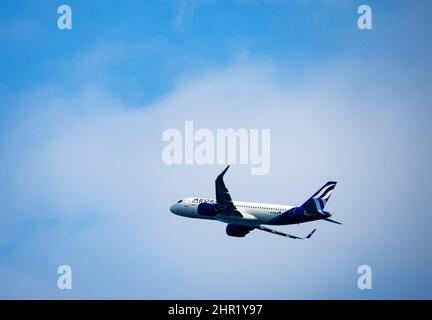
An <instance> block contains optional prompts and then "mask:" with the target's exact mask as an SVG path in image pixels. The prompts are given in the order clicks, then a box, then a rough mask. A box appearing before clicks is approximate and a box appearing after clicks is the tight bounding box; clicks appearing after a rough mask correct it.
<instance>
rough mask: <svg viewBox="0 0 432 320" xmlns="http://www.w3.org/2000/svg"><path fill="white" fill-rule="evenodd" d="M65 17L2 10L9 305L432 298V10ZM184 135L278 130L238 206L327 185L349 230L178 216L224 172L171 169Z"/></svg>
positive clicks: (26, 8) (402, 7) (160, 4)
mask: <svg viewBox="0 0 432 320" xmlns="http://www.w3.org/2000/svg"><path fill="white" fill-rule="evenodd" d="M365 3H367V4H369V5H370V6H371V7H372V10H373V26H374V29H373V30H368V31H366V30H362V31H361V30H359V29H358V28H357V18H358V14H357V8H358V6H359V5H360V4H365ZM60 4H62V3H60V2H58V1H38V3H35V2H33V1H2V3H1V10H0V42H1V48H2V50H1V51H0V165H1V167H2V168H3V170H2V171H0V212H1V215H0V219H1V224H0V297H2V298H60V299H64V298H65V299H67V298H155V299H161V298H264V299H266V298H270V299H288V298H298V299H301V298H315V299H316V298H330V299H331V298H343V299H345V298H355V299H369V298H431V292H432V277H431V276H430V273H429V270H430V267H431V266H432V256H431V253H430V250H429V248H428V243H430V240H431V237H430V235H429V231H428V228H427V226H428V225H430V223H431V222H432V218H431V216H430V212H428V209H427V207H428V206H427V199H428V198H429V194H430V191H432V190H431V188H430V178H431V173H430V169H429V164H430V162H431V160H432V159H431V145H430V136H431V133H432V132H431V128H430V120H431V103H430V101H431V90H430V83H432V82H431V80H432V79H431V74H432V73H431V71H432V70H431V65H432V64H431V62H432V61H431V59H432V45H431V44H430V41H429V36H430V32H431V31H432V30H431V29H432V28H431V26H432V24H431V22H430V19H429V17H428V12H430V10H431V9H432V7H431V4H430V3H429V1H415V2H414V1H367V2H364V1H350V0H346V1H332V0H323V1H296V0H292V1H282V0H281V1H277V0H275V1H246V0H244V1H188V0H184V1H182V0H179V1H128V2H127V4H119V3H118V2H117V1H103V2H102V1H69V2H67V4H69V5H70V6H71V7H72V10H73V29H72V30H70V31H60V30H58V29H57V18H58V14H57V7H58V6H59V5H60ZM185 120H194V122H195V124H196V126H197V127H203V128H210V129H216V128H270V129H271V132H272V153H271V159H272V160H271V161H272V162H271V172H270V173H269V174H268V175H267V176H251V175H250V168H249V167H248V166H244V165H236V166H233V167H232V168H231V170H230V172H229V173H228V174H227V184H228V187H229V189H230V190H231V193H232V195H233V197H234V198H236V199H237V198H238V199H239V200H255V201H262V202H270V203H286V204H293V205H294V204H300V203H302V201H304V200H305V199H306V197H308V196H310V194H312V193H313V192H314V191H315V190H316V189H318V188H319V187H320V186H321V185H323V184H324V183H325V182H326V181H328V180H332V179H335V180H337V181H338V182H339V184H338V186H337V187H336V189H335V192H334V194H333V196H332V199H331V201H330V202H329V204H328V205H329V210H330V211H331V212H333V213H334V217H335V218H336V220H340V221H343V222H344V225H343V226H341V227H339V226H335V225H330V224H325V223H316V224H313V225H312V224H311V225H307V226H292V227H284V228H281V230H282V231H288V232H291V233H298V234H303V233H306V232H307V231H310V229H311V228H312V227H317V228H318V231H317V234H316V235H315V236H314V239H312V240H311V241H308V242H301V243H299V242H295V241H294V242H289V241H288V242H287V241H286V239H283V238H282V239H279V238H278V237H273V236H271V235H267V234H262V233H259V232H256V233H252V234H250V235H249V236H248V237H247V238H245V239H232V238H229V237H227V236H226V235H225V230H224V227H223V225H221V224H219V223H209V222H201V221H188V220H185V219H181V218H179V217H176V216H173V215H172V214H170V213H169V211H168V208H169V205H170V204H171V203H172V202H174V201H176V200H178V199H179V198H182V197H187V196H192V195H202V196H213V192H214V191H213V189H214V186H213V181H214V178H215V176H216V175H217V174H218V173H219V171H220V170H221V169H223V166H220V165H206V166H197V165H196V166H186V165H180V166H167V165H165V164H164V163H163V162H162V161H161V151H162V148H163V146H164V144H163V142H162V141H161V134H162V132H163V130H165V129H167V128H179V129H182V127H183V125H184V121H185ZM191 177H193V178H191ZM61 264H69V265H71V267H72V270H73V281H74V282H73V286H74V287H73V289H72V290H70V291H60V290H58V289H57V286H56V281H57V274H56V270H57V266H59V265H61ZM361 264H368V265H370V266H371V267H372V269H373V272H374V273H373V275H374V278H373V283H374V288H373V290H370V291H360V290H358V289H357V287H356V283H357V276H358V275H357V274H356V270H357V267H358V266H359V265H361ZM251 279H254V280H253V283H251Z"/></svg>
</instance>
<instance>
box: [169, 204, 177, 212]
mask: <svg viewBox="0 0 432 320" xmlns="http://www.w3.org/2000/svg"><path fill="white" fill-rule="evenodd" d="M176 207H177V205H176V203H174V204H173V205H172V206H171V207H170V211H171V212H172V213H176Z"/></svg>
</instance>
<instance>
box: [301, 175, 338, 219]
mask: <svg viewBox="0 0 432 320" xmlns="http://www.w3.org/2000/svg"><path fill="white" fill-rule="evenodd" d="M335 186H336V182H335V181H329V182H327V183H326V184H325V185H324V186H323V187H322V188H321V189H319V190H318V191H317V192H315V194H314V195H313V196H312V197H310V198H309V199H308V200H307V201H306V202H305V203H303V204H302V205H301V207H302V208H303V209H305V213H304V214H305V215H308V216H313V215H316V214H319V215H322V216H329V215H330V214H329V213H327V212H325V211H324V207H325V205H326V203H327V201H328V199H329V198H330V196H331V194H332V192H333V189H334V188H335Z"/></svg>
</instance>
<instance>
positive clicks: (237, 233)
mask: <svg viewBox="0 0 432 320" xmlns="http://www.w3.org/2000/svg"><path fill="white" fill-rule="evenodd" d="M253 229H254V228H253V227H247V226H239V225H236V224H228V225H227V227H226V233H227V235H229V236H231V237H244V236H245V235H247V234H248V233H249V232H250V231H251V230H253Z"/></svg>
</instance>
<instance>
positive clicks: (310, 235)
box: [305, 229, 316, 239]
mask: <svg viewBox="0 0 432 320" xmlns="http://www.w3.org/2000/svg"><path fill="white" fill-rule="evenodd" d="M315 231H316V229H313V230H312V232H311V233H309V234H308V235H307V236H306V237H305V239H309V238H310V237H312V235H313V234H314V232H315Z"/></svg>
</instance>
